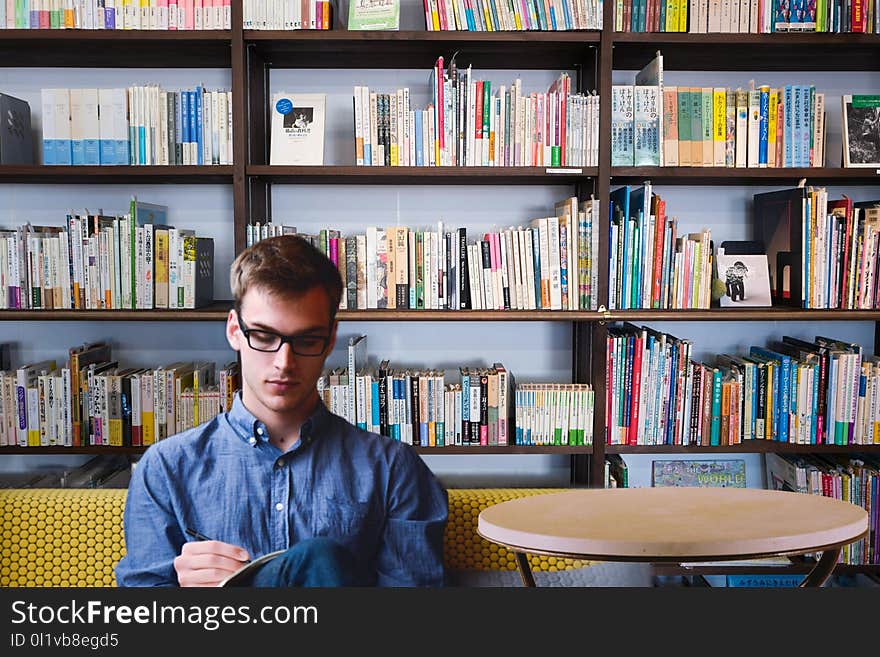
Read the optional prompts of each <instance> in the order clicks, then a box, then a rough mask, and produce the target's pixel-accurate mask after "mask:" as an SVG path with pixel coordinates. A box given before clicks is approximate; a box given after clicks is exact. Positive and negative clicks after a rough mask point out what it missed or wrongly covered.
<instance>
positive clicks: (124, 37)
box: [0, 30, 232, 68]
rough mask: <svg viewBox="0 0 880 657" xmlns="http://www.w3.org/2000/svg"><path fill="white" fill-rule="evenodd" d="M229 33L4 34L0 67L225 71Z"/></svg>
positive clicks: (60, 32) (34, 32)
mask: <svg viewBox="0 0 880 657" xmlns="http://www.w3.org/2000/svg"><path fill="white" fill-rule="evenodd" d="M231 41H232V31H230V30H200V31H195V30H181V31H174V30H168V31H166V30H3V37H2V38H0V62H2V64H0V66H39V67H43V66H59V67H69V66H77V67H79V66H82V67H100V68H120V67H122V68H127V67H142V66H146V67H157V68H229V66H230V64H231V61H232V57H231V52H232V50H231V48H230V43H231Z"/></svg>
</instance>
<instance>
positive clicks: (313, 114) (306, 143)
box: [270, 93, 327, 166]
mask: <svg viewBox="0 0 880 657" xmlns="http://www.w3.org/2000/svg"><path fill="white" fill-rule="evenodd" d="M326 98H327V96H326V94H286V93H276V94H274V95H273V97H272V134H271V139H270V141H271V144H270V148H271V150H270V164H273V165H319V166H320V165H323V164H324V111H325V104H326Z"/></svg>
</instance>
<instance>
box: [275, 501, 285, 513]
mask: <svg viewBox="0 0 880 657" xmlns="http://www.w3.org/2000/svg"><path fill="white" fill-rule="evenodd" d="M275 510H276V511H284V505H283V504H282V503H281V502H279V503H278V504H276V505H275Z"/></svg>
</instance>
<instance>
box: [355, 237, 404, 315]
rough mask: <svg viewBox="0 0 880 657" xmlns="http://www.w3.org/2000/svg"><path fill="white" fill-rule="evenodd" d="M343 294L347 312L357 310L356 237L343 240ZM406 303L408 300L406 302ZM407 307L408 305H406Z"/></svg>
mask: <svg viewBox="0 0 880 657" xmlns="http://www.w3.org/2000/svg"><path fill="white" fill-rule="evenodd" d="M345 293H346V297H347V298H346V304H347V306H348V309H349V310H356V309H357V237H355V236H351V237H346V238H345ZM407 301H408V300H407ZM406 305H407V306H408V305H409V304H408V303H407V304H406Z"/></svg>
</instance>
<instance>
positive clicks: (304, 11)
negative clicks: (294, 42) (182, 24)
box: [196, 0, 354, 30]
mask: <svg viewBox="0 0 880 657" xmlns="http://www.w3.org/2000/svg"><path fill="white" fill-rule="evenodd" d="M196 1H198V0H196ZM228 1H229V0H227V2H228ZM352 2H354V0H352ZM243 3H244V7H243V9H244V29H246V30H331V29H333V15H334V5H335V4H336V3H335V2H331V1H330V0H285V1H283V2H279V1H278V0H243Z"/></svg>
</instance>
